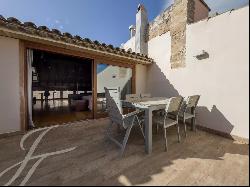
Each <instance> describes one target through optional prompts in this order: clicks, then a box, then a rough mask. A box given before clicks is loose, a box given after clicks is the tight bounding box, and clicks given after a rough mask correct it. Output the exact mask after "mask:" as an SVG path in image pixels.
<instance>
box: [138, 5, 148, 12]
mask: <svg viewBox="0 0 250 187" xmlns="http://www.w3.org/2000/svg"><path fill="white" fill-rule="evenodd" d="M140 10H141V11H146V8H145V7H144V5H143V4H139V5H138V7H137V12H139V11H140Z"/></svg>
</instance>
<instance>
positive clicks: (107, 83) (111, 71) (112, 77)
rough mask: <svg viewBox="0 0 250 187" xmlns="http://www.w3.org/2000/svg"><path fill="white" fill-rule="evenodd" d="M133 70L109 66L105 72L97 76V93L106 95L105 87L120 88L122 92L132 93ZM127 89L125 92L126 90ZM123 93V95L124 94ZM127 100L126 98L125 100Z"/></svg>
mask: <svg viewBox="0 0 250 187" xmlns="http://www.w3.org/2000/svg"><path fill="white" fill-rule="evenodd" d="M131 80H132V69H130V68H124V67H118V66H111V65H109V66H107V68H105V69H104V70H103V71H101V72H100V73H98V74H97V93H104V92H105V90H104V87H107V88H117V87H120V89H121V92H122V90H123V92H126V91H130V92H131V90H132V89H131V88H132V87H131V86H132V84H131V83H132V82H131ZM124 89H125V90H124ZM123 92H122V94H124V93H123ZM123 99H125V98H123Z"/></svg>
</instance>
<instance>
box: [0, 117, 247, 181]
mask: <svg viewBox="0 0 250 187" xmlns="http://www.w3.org/2000/svg"><path fill="white" fill-rule="evenodd" d="M109 123H110V120H109V119H108V118H102V119H98V120H87V121H82V122H76V123H74V124H68V125H61V126H58V127H57V126H53V127H51V129H50V130H49V131H48V132H47V133H46V135H45V136H44V137H42V139H41V141H40V143H39V144H38V146H37V147H36V149H35V151H34V153H33V154H32V156H33V157H34V156H37V155H41V154H45V153H51V152H55V151H61V150H64V149H69V148H72V150H71V151H69V152H66V153H62V154H59V155H51V156H48V157H46V158H45V159H44V160H42V161H41V162H40V163H39V164H38V165H36V166H35V167H34V165H35V162H34V160H28V162H27V165H26V166H25V167H24V169H23V170H22V171H21V172H20V175H18V176H16V179H15V180H14V181H13V182H12V183H11V184H10V183H9V184H10V185H19V184H21V183H22V182H23V181H24V179H25V178H26V179H27V176H28V173H30V172H31V173H33V174H31V175H30V178H28V179H27V180H26V182H25V185H249V181H248V179H249V147H248V145H247V144H243V143H241V142H237V141H233V140H230V139H226V138H223V137H220V136H217V135H213V134H210V133H207V132H204V131H201V130H198V131H197V132H196V133H195V132H193V131H190V130H188V137H187V138H184V137H183V133H184V132H183V131H181V134H182V137H183V138H182V141H181V143H177V137H176V129H175V128H170V129H169V130H168V131H167V135H168V140H169V148H170V151H168V152H164V146H163V145H164V139H163V138H162V136H163V135H162V133H158V134H156V133H155V129H153V130H154V133H153V151H152V154H150V155H147V154H146V153H145V151H144V142H143V139H142V138H141V134H140V132H139V129H136V128H135V129H134V130H133V131H131V136H130V139H129V141H128V145H127V147H126V151H125V153H124V155H123V157H122V158H121V157H120V156H119V149H118V148H117V146H116V145H115V144H113V143H112V142H110V141H109V140H108V139H107V138H106V137H105V133H104V132H105V130H106V127H107V125H108V124H109ZM48 128H49V127H47V128H45V129H43V130H42V129H41V132H35V133H32V134H30V136H29V137H27V139H26V140H25V141H24V142H21V143H24V144H23V146H24V149H25V151H24V150H22V149H21V148H20V141H21V139H22V137H23V136H22V135H16V136H10V137H5V138H2V139H0V144H1V150H0V163H1V165H0V172H3V171H4V170H5V169H7V168H8V167H10V166H12V165H14V164H16V163H18V162H20V161H22V160H24V158H25V156H26V154H27V153H28V151H30V149H31V147H32V145H34V142H35V140H36V139H37V137H38V136H39V135H41V134H42V133H44V132H45V131H46V130H48ZM181 129H182V130H183V128H181ZM73 148H75V149H73ZM36 162H37V160H36ZM19 167H20V165H19V166H17V167H15V168H13V169H12V170H10V171H8V172H6V173H5V174H4V175H2V176H1V174H3V173H0V176H1V177H0V185H4V184H7V182H9V181H10V179H11V178H12V179H13V176H15V173H16V171H17V169H18V168H19ZM32 167H33V168H32ZM225 171H226V172H225ZM23 184H24V183H23Z"/></svg>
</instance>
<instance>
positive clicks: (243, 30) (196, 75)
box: [147, 7, 249, 138]
mask: <svg viewBox="0 0 250 187" xmlns="http://www.w3.org/2000/svg"><path fill="white" fill-rule="evenodd" d="M248 15H249V7H245V8H242V9H239V10H236V11H233V12H231V13H230V12H227V13H225V14H222V15H220V16H217V17H214V18H211V19H210V20H204V21H201V22H198V23H196V24H192V25H188V26H187V44H186V45H187V46H186V47H187V54H186V68H181V69H173V70H172V69H170V56H171V38H170V34H169V33H166V34H164V35H162V36H159V37H156V38H154V39H152V40H150V41H149V56H150V57H152V58H154V60H155V62H156V64H154V65H151V66H150V67H149V68H148V72H147V76H148V82H147V91H148V92H150V93H152V95H154V96H168V97H170V96H174V95H178V94H180V95H182V96H189V95H193V94H200V95H201V99H200V102H199V107H198V109H197V112H198V119H197V122H198V123H199V124H200V125H202V126H206V127H209V128H212V129H215V130H218V131H222V132H226V133H229V134H232V135H237V136H241V137H244V138H249V52H248V51H249V18H248ZM202 50H205V51H207V52H208V53H209V55H210V56H209V58H208V59H204V60H197V59H196V58H195V57H194V56H196V55H198V54H200V51H202Z"/></svg>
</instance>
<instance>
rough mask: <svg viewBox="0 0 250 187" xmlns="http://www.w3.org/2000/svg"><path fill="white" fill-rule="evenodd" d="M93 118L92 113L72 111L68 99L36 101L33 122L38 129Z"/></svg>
mask: <svg viewBox="0 0 250 187" xmlns="http://www.w3.org/2000/svg"><path fill="white" fill-rule="evenodd" d="M91 118H93V115H92V111H90V110H88V111H72V110H71V109H70V107H69V104H68V99H63V100H62V99H58V100H49V101H48V103H47V104H46V102H45V101H44V102H41V100H38V101H36V104H35V105H33V122H34V124H35V126H36V127H45V126H51V125H58V124H59V125H60V124H64V123H68V122H74V121H80V120H86V119H91Z"/></svg>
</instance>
